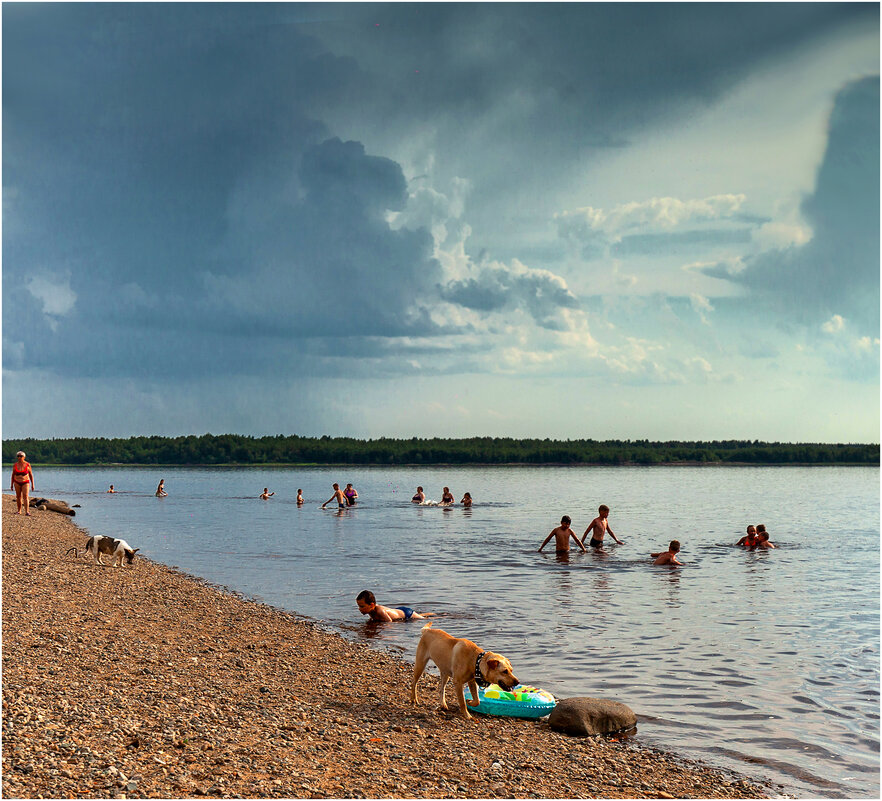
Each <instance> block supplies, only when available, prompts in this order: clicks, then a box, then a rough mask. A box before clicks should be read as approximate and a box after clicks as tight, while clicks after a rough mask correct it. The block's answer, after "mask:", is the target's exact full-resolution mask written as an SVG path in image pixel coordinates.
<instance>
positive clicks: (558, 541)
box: [539, 515, 585, 553]
mask: <svg viewBox="0 0 882 801" xmlns="http://www.w3.org/2000/svg"><path fill="white" fill-rule="evenodd" d="M571 522H572V521H571V520H570V517H569V515H564V516H563V517H562V518H561V519H560V525H559V526H558V527H557V528H555V529H552V531H551V534H549V535H548V536H547V537H546V538H545V541H544V542H543V543H542V544H541V545H540V546H539V551H540V552H541V551H542V549H543V548H544V547H545V546H546V545H548V542H549V540H550V539H551V538H552V537H554V540H555V543H554V550H555V551H557V552H558V553H567V552H568V551H569V550H570V537H572V538H573V540H574V541H575V543H576V545H578V546H579V547H580V548H581V549H582V552H583V553H584V552H585V546H584V545H582V543H581V542H579V538H578V537H577V536H576V532H575V531H573V530H572V529H571V528H570V523H571Z"/></svg>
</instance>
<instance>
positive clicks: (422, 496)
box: [410, 487, 426, 503]
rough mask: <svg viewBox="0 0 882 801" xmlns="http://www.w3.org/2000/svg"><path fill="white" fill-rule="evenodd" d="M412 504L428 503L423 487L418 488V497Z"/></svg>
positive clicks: (414, 497)
mask: <svg viewBox="0 0 882 801" xmlns="http://www.w3.org/2000/svg"><path fill="white" fill-rule="evenodd" d="M410 502H411V503H425V502H426V493H425V492H423V488H422V487H417V491H416V495H414V496H413V498H411V499H410Z"/></svg>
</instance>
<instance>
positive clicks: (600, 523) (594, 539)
mask: <svg viewBox="0 0 882 801" xmlns="http://www.w3.org/2000/svg"><path fill="white" fill-rule="evenodd" d="M607 518H609V507H608V506H607V505H606V504H602V505H601V506H600V508H599V509H598V510H597V517H595V518H594V520H592V521H591V522H590V523H589V524H588V528H586V529H585V533H584V534H583V535H582V543H583V544H584V543H585V540H586V538H587V537H588V534H591V542H589V543H588V544H589V545H590V546H591V547H592V548H602V547H603V537H604V535H606V534H609V535H610V537H612V538H613V539H614V540H615V541H616V542H617V543H618V544H619V545H621V544H622V541H621V540H620V539H619V538H618V537H617V536H616V535H615V534H613V530H612V529H611V528H610V527H609V520H608V519H607Z"/></svg>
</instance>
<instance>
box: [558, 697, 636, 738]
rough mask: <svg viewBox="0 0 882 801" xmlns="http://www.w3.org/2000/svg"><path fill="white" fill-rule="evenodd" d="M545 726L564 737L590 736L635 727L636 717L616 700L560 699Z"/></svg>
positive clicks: (629, 709) (628, 708)
mask: <svg viewBox="0 0 882 801" xmlns="http://www.w3.org/2000/svg"><path fill="white" fill-rule="evenodd" d="M548 725H549V726H551V728H553V729H557V730H558V731H563V732H566V733H567V734H575V735H577V736H580V737H590V736H593V735H596V734H611V733H613V732H616V731H621V730H622V729H631V728H633V727H634V726H636V725H637V716H636V715H635V714H634V712H633V711H632V710H631V708H630V707H628V706H626V705H625V704H622V703H620V702H619V701H606V700H603V699H601V698H582V697H578V698H563V699H561V700H560V701H558V702H557V706H556V707H555V708H554V709H553V710H552V712H551V715H550V716H549V717H548Z"/></svg>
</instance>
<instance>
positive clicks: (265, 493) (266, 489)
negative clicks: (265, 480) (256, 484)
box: [260, 487, 276, 501]
mask: <svg viewBox="0 0 882 801" xmlns="http://www.w3.org/2000/svg"><path fill="white" fill-rule="evenodd" d="M275 494H276V493H275V492H270V491H269V487H264V488H263V492H262V493H261V494H260V499H261V500H262V501H265V500H266V499H267V498H270V497H272V496H273V495H275Z"/></svg>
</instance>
